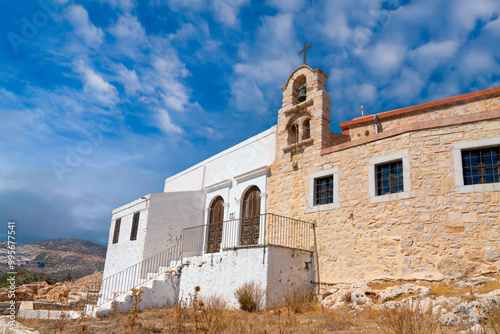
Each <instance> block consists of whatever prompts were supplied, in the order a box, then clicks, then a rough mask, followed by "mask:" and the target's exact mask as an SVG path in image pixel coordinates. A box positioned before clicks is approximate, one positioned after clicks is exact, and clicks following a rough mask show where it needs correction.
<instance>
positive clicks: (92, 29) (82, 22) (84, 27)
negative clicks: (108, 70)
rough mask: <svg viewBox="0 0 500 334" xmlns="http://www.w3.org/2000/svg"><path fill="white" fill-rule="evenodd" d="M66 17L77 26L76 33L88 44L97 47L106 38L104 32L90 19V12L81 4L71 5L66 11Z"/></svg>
mask: <svg viewBox="0 0 500 334" xmlns="http://www.w3.org/2000/svg"><path fill="white" fill-rule="evenodd" d="M66 18H67V19H68V21H69V22H70V23H71V24H72V25H73V27H74V28H75V32H76V35H77V36H78V37H80V38H82V39H83V41H84V42H85V44H86V45H88V46H90V47H93V48H97V47H99V46H100V45H101V44H102V42H103V38H104V32H103V31H102V29H101V28H98V27H96V26H95V25H93V24H92V22H90V20H89V14H88V12H87V10H86V9H85V8H83V7H82V6H80V5H70V6H69V7H68V8H67V11H66Z"/></svg>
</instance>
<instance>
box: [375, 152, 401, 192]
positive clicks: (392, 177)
mask: <svg viewBox="0 0 500 334" xmlns="http://www.w3.org/2000/svg"><path fill="white" fill-rule="evenodd" d="M376 185H377V196H381V195H385V194H394V193H399V192H402V191H403V161H402V160H398V161H393V162H389V163H386V164H381V165H377V166H376Z"/></svg>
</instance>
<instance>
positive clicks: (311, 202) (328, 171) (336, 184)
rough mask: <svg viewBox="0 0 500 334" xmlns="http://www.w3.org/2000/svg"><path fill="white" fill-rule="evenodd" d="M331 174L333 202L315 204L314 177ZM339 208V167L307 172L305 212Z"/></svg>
mask: <svg viewBox="0 0 500 334" xmlns="http://www.w3.org/2000/svg"><path fill="white" fill-rule="evenodd" d="M325 176H333V203H329V204H321V205H316V204H315V201H314V198H315V187H314V181H315V180H316V179H319V178H322V177H325ZM338 208H340V201H339V168H338V167H333V168H329V169H325V170H321V171H319V172H315V173H311V174H309V200H308V206H307V213H312V212H320V211H325V210H333V209H338Z"/></svg>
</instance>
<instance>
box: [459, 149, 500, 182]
mask: <svg viewBox="0 0 500 334" xmlns="http://www.w3.org/2000/svg"><path fill="white" fill-rule="evenodd" d="M499 157H500V146H496V147H487V148H480V149H472V150H462V168H463V175H464V185H472V184H485V183H497V182H500V180H499V174H500V158H499Z"/></svg>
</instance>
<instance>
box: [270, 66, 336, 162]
mask: <svg viewBox="0 0 500 334" xmlns="http://www.w3.org/2000/svg"><path fill="white" fill-rule="evenodd" d="M327 78H328V75H327V74H326V73H324V72H323V71H322V70H320V69H312V68H311V67H309V66H308V65H301V66H299V67H297V68H296V69H295V70H294V71H293V72H292V74H290V76H289V77H288V80H287V81H286V83H285V85H284V86H283V87H282V88H281V90H282V91H283V102H282V107H281V109H280V110H279V111H278V140H277V149H278V152H277V153H278V156H280V155H285V156H286V155H290V160H289V161H292V160H293V156H294V155H296V154H297V153H300V152H304V151H308V150H315V151H316V152H318V154H319V151H320V150H321V149H322V148H325V147H328V146H329V145H330V95H329V94H328V93H327V92H326V79H327Z"/></svg>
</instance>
